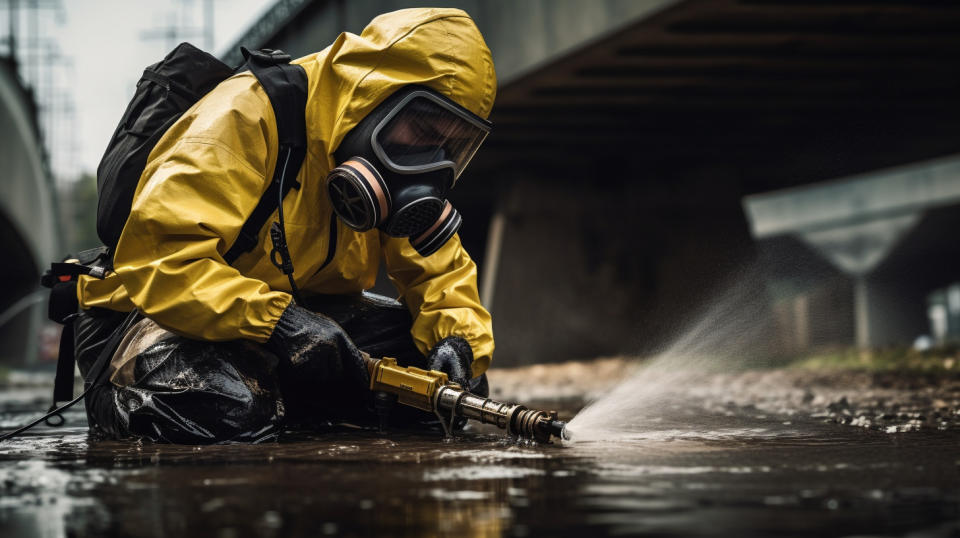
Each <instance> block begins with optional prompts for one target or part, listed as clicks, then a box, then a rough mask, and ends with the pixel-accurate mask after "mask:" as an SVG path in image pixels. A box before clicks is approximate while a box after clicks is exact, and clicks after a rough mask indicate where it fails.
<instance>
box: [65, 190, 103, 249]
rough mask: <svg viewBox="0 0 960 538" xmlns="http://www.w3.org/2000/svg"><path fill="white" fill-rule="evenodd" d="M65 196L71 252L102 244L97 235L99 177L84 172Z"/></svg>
mask: <svg viewBox="0 0 960 538" xmlns="http://www.w3.org/2000/svg"><path fill="white" fill-rule="evenodd" d="M66 190H67V192H66V193H65V194H66V196H64V209H65V210H66V213H67V215H66V218H65V219H64V225H65V227H66V230H65V231H66V234H67V248H68V251H69V252H77V251H80V250H83V249H87V248H93V247H96V246H99V245H100V244H101V242H100V239H99V238H98V237H97V178H96V177H95V176H93V175H91V174H84V175H82V176H81V177H80V179H78V180H77V181H76V182H74V183H73V184H72V185H71V186H70V187H68V188H67V189H66Z"/></svg>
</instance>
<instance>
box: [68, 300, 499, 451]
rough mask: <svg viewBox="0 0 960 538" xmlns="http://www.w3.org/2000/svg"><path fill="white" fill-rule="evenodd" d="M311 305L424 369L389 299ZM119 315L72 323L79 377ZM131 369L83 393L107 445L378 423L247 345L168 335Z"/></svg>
mask: <svg viewBox="0 0 960 538" xmlns="http://www.w3.org/2000/svg"><path fill="white" fill-rule="evenodd" d="M311 303H312V304H308V305H305V306H307V307H308V308H310V309H312V310H315V311H317V312H322V313H323V314H325V315H327V316H329V317H331V318H333V319H334V320H336V321H337V322H338V323H339V324H340V325H341V326H342V327H343V328H344V330H345V331H346V332H347V334H348V335H349V336H350V337H351V339H353V341H354V343H355V344H356V345H357V347H359V348H360V349H361V350H362V351H365V352H367V353H369V354H370V355H371V356H374V357H382V356H389V357H395V358H396V359H397V361H398V362H399V363H400V364H401V365H404V366H417V367H421V368H423V367H425V366H426V359H425V358H424V356H423V355H422V354H421V353H420V352H419V350H417V348H416V347H415V346H414V344H413V339H412V338H411V336H410V327H411V323H412V318H411V316H410V313H409V312H408V311H407V309H406V307H404V306H403V305H401V304H400V303H398V302H397V301H394V300H392V299H388V298H386V297H382V296H379V295H374V294H369V293H364V294H362V295H355V296H323V297H318V298H316V299H315V300H313V301H311ZM125 316H126V314H122V313H116V312H111V311H107V310H101V309H92V310H86V311H83V312H82V313H81V314H80V316H79V317H78V319H77V320H76V321H75V322H74V323H75V324H76V325H75V328H74V330H75V339H76V340H75V344H76V357H77V363H78V365H79V367H80V372H81V374H83V375H84V377H86V375H87V373H88V370H89V368H90V367H91V366H92V363H93V361H94V360H95V359H96V357H97V355H98V354H99V353H100V351H101V350H102V349H103V346H104V345H105V343H106V340H107V339H108V338H109V336H110V334H111V333H112V332H113V330H114V328H116V327H117V326H118V325H119V324H120V323H121V322H122V321H123V319H124V317H125ZM134 361H135V362H134V364H133V374H132V382H129V383H124V384H123V385H124V386H118V385H116V384H113V383H110V382H105V383H103V384H102V385H100V386H98V387H96V388H94V389H93V390H92V391H91V392H90V393H89V394H88V395H87V398H86V402H85V403H86V406H87V416H88V418H89V421H90V426H91V429H92V430H94V431H97V432H99V433H101V434H103V435H105V436H107V437H112V438H127V437H140V438H147V439H151V440H153V441H156V442H169V443H182V444H205V443H216V442H226V441H233V442H257V441H263V440H270V439H274V438H275V437H276V435H277V434H278V433H279V432H280V431H281V430H282V429H284V428H295V429H296V428H309V429H316V428H323V427H328V426H330V425H333V424H337V423H351V424H355V425H360V426H371V427H372V426H374V425H376V424H377V423H378V417H377V415H376V414H375V413H374V411H373V409H374V406H373V398H372V394H371V393H369V392H365V393H363V394H357V393H356V391H353V392H352V393H344V392H343V391H342V390H340V387H342V386H344V384H343V383H338V382H337V380H328V381H329V382H328V383H326V384H325V383H323V382H322V380H319V379H317V378H316V377H313V376H311V375H310V369H309V368H303V367H300V368H298V370H297V372H296V375H293V374H292V372H290V370H289V367H288V365H286V364H284V363H283V362H281V361H279V360H278V359H277V357H276V356H274V355H273V354H272V353H270V352H269V351H267V349H266V348H265V347H264V346H262V345H259V344H256V343H253V342H249V341H244V340H235V341H230V342H205V341H200V340H192V339H189V338H185V337H181V336H176V335H172V334H170V335H168V336H167V337H165V338H163V339H161V340H159V341H157V342H155V343H153V344H151V345H149V346H148V347H146V348H145V349H143V350H142V351H141V352H140V353H139V354H137V356H136V358H135V359H134ZM474 381H475V382H477V383H476V385H475V386H473V390H474V392H477V393H484V394H485V393H486V392H487V391H488V389H487V384H486V376H482V377H481V378H480V379H477V380H474ZM389 417H390V425H391V426H400V427H404V426H411V425H417V424H425V423H429V422H430V421H432V419H433V417H432V416H430V415H429V414H427V413H424V412H422V411H418V410H416V409H412V408H404V407H403V406H400V405H395V406H394V408H393V409H391V412H390V415H389Z"/></svg>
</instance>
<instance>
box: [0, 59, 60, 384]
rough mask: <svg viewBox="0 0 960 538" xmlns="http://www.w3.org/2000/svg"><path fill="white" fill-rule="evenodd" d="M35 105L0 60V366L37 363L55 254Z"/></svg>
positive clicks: (51, 201) (48, 185)
mask: <svg viewBox="0 0 960 538" xmlns="http://www.w3.org/2000/svg"><path fill="white" fill-rule="evenodd" d="M35 118H36V111H35V109H34V106H33V100H32V99H31V97H30V95H29V93H27V92H26V91H25V90H24V88H23V86H22V85H21V84H20V82H19V80H18V79H17V76H16V70H15V68H14V66H13V65H11V64H10V63H9V62H8V61H6V60H3V59H0V163H2V164H3V174H4V178H3V180H2V181H0V256H2V259H3V262H2V263H0V279H2V280H0V281H2V282H3V285H2V286H0V321H2V322H3V324H2V325H0V365H3V366H22V365H30V364H32V363H34V362H35V360H36V356H37V348H38V345H39V330H40V326H41V324H42V323H43V319H44V318H45V316H44V314H45V312H46V308H45V306H44V305H43V304H42V298H43V296H44V294H41V293H38V290H37V287H38V282H39V274H40V271H41V269H42V268H43V267H44V266H45V265H47V264H48V263H49V262H50V261H52V260H53V258H54V256H56V255H57V254H59V252H58V250H59V248H60V247H59V242H58V238H57V234H56V222H57V220H56V211H55V208H54V203H55V202H54V191H53V184H52V180H51V177H50V174H49V172H48V170H47V167H46V165H45V160H44V153H43V148H42V145H41V142H40V140H39V135H38V133H37V126H36V122H35Z"/></svg>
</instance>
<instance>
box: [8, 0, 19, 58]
mask: <svg viewBox="0 0 960 538" xmlns="http://www.w3.org/2000/svg"><path fill="white" fill-rule="evenodd" d="M7 8H8V10H9V16H8V22H9V24H10V35H9V36H7V38H8V40H9V47H10V51H9V52H10V58H11V59H13V60H14V61H16V59H17V15H18V13H17V0H7Z"/></svg>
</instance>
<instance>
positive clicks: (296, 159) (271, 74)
mask: <svg viewBox="0 0 960 538" xmlns="http://www.w3.org/2000/svg"><path fill="white" fill-rule="evenodd" d="M240 50H241V52H243V55H244V57H245V58H246V60H247V63H246V65H247V66H248V67H249V68H250V71H251V72H253V74H254V76H256V77H257V80H258V81H260V85H261V86H263V89H264V91H265V92H266V93H267V96H268V97H269V98H270V105H271V106H272V107H273V113H274V116H275V117H276V119H277V137H278V139H279V142H280V144H279V146H280V147H279V148H278V150H277V163H276V165H275V166H274V170H273V179H272V181H271V182H270V185H269V186H268V187H267V190H266V192H264V193H263V196H262V197H261V198H260V201H259V202H258V203H257V206H256V207H255V208H254V210H253V212H252V213H251V214H250V216H249V217H247V220H246V222H244V223H243V226H242V227H241V228H240V234H239V236H237V240H236V241H235V242H234V243H233V245H232V246H231V247H230V249H229V250H227V252H226V254H224V256H223V257H224V260H225V261H226V262H227V263H229V264H231V265H232V264H233V262H234V261H236V259H237V258H239V257H240V255H241V254H243V253H244V252H249V251H251V250H253V248H254V247H255V246H257V239H258V236H259V234H260V230H261V229H263V226H264V224H266V222H267V219H269V218H270V215H271V214H272V213H273V211H274V210H275V209H276V208H277V207H278V205H279V204H280V203H281V202H282V201H283V198H284V197H285V196H286V195H287V193H288V192H290V189H294V188H299V187H300V184H299V183H298V182H297V181H296V177H297V174H298V173H299V171H300V167H301V165H302V164H303V159H304V157H305V156H306V153H307V122H306V117H305V110H306V106H307V74H306V72H305V71H304V70H303V68H302V67H300V66H299V65H292V64H290V56H289V55H288V54H284V53H283V52H282V51H274V50H268V49H265V50H260V51H250V50H247V49H246V48H243V47H241V49H240Z"/></svg>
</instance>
